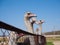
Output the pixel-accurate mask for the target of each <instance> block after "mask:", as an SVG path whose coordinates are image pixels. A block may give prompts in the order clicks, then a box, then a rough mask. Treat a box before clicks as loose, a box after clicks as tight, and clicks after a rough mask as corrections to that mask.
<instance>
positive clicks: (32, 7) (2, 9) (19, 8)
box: [0, 0, 60, 32]
mask: <svg viewBox="0 0 60 45" xmlns="http://www.w3.org/2000/svg"><path fill="white" fill-rule="evenodd" d="M27 11H30V12H32V13H34V14H36V15H37V19H38V20H42V19H43V20H44V21H45V22H44V24H43V26H42V27H43V29H42V31H43V32H49V31H53V30H60V0H0V20H1V21H3V22H6V23H8V24H10V25H13V26H15V27H18V28H21V29H23V30H26V27H25V24H24V14H25V12H27ZM36 27H37V25H35V28H36ZM54 27H55V28H54Z"/></svg>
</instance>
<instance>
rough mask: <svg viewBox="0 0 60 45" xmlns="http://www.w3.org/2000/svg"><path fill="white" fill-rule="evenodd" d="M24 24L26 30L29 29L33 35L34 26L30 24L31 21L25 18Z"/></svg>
mask: <svg viewBox="0 0 60 45" xmlns="http://www.w3.org/2000/svg"><path fill="white" fill-rule="evenodd" d="M24 22H25V25H26V28H27V31H28V32H30V33H33V26H32V24H31V22H30V19H29V18H27V17H25V18H24Z"/></svg>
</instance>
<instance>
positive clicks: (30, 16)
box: [25, 12, 36, 19]
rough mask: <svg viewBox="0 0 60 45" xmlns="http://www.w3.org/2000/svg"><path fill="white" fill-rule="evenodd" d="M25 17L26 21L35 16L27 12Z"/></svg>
mask: <svg viewBox="0 0 60 45" xmlns="http://www.w3.org/2000/svg"><path fill="white" fill-rule="evenodd" d="M25 17H26V18H28V19H30V18H32V17H36V15H35V14H33V13H31V12H27V13H26V14H25Z"/></svg>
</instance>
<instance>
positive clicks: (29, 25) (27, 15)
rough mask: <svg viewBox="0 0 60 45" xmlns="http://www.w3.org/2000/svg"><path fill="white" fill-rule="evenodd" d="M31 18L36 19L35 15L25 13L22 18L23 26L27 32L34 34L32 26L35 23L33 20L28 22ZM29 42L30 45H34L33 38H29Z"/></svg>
mask: <svg viewBox="0 0 60 45" xmlns="http://www.w3.org/2000/svg"><path fill="white" fill-rule="evenodd" d="M33 17H36V15H34V14H32V13H31V12H27V13H26V14H25V16H24V22H25V25H26V27H27V30H28V32H30V33H34V30H33V24H34V22H35V21H34V20H33V21H32V22H31V21H30V19H31V18H33ZM29 40H30V45H35V41H34V37H33V36H29Z"/></svg>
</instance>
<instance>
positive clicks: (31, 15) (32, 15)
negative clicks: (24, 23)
mask: <svg viewBox="0 0 60 45" xmlns="http://www.w3.org/2000/svg"><path fill="white" fill-rule="evenodd" d="M29 17H37V16H36V15H35V14H30V15H29Z"/></svg>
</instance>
